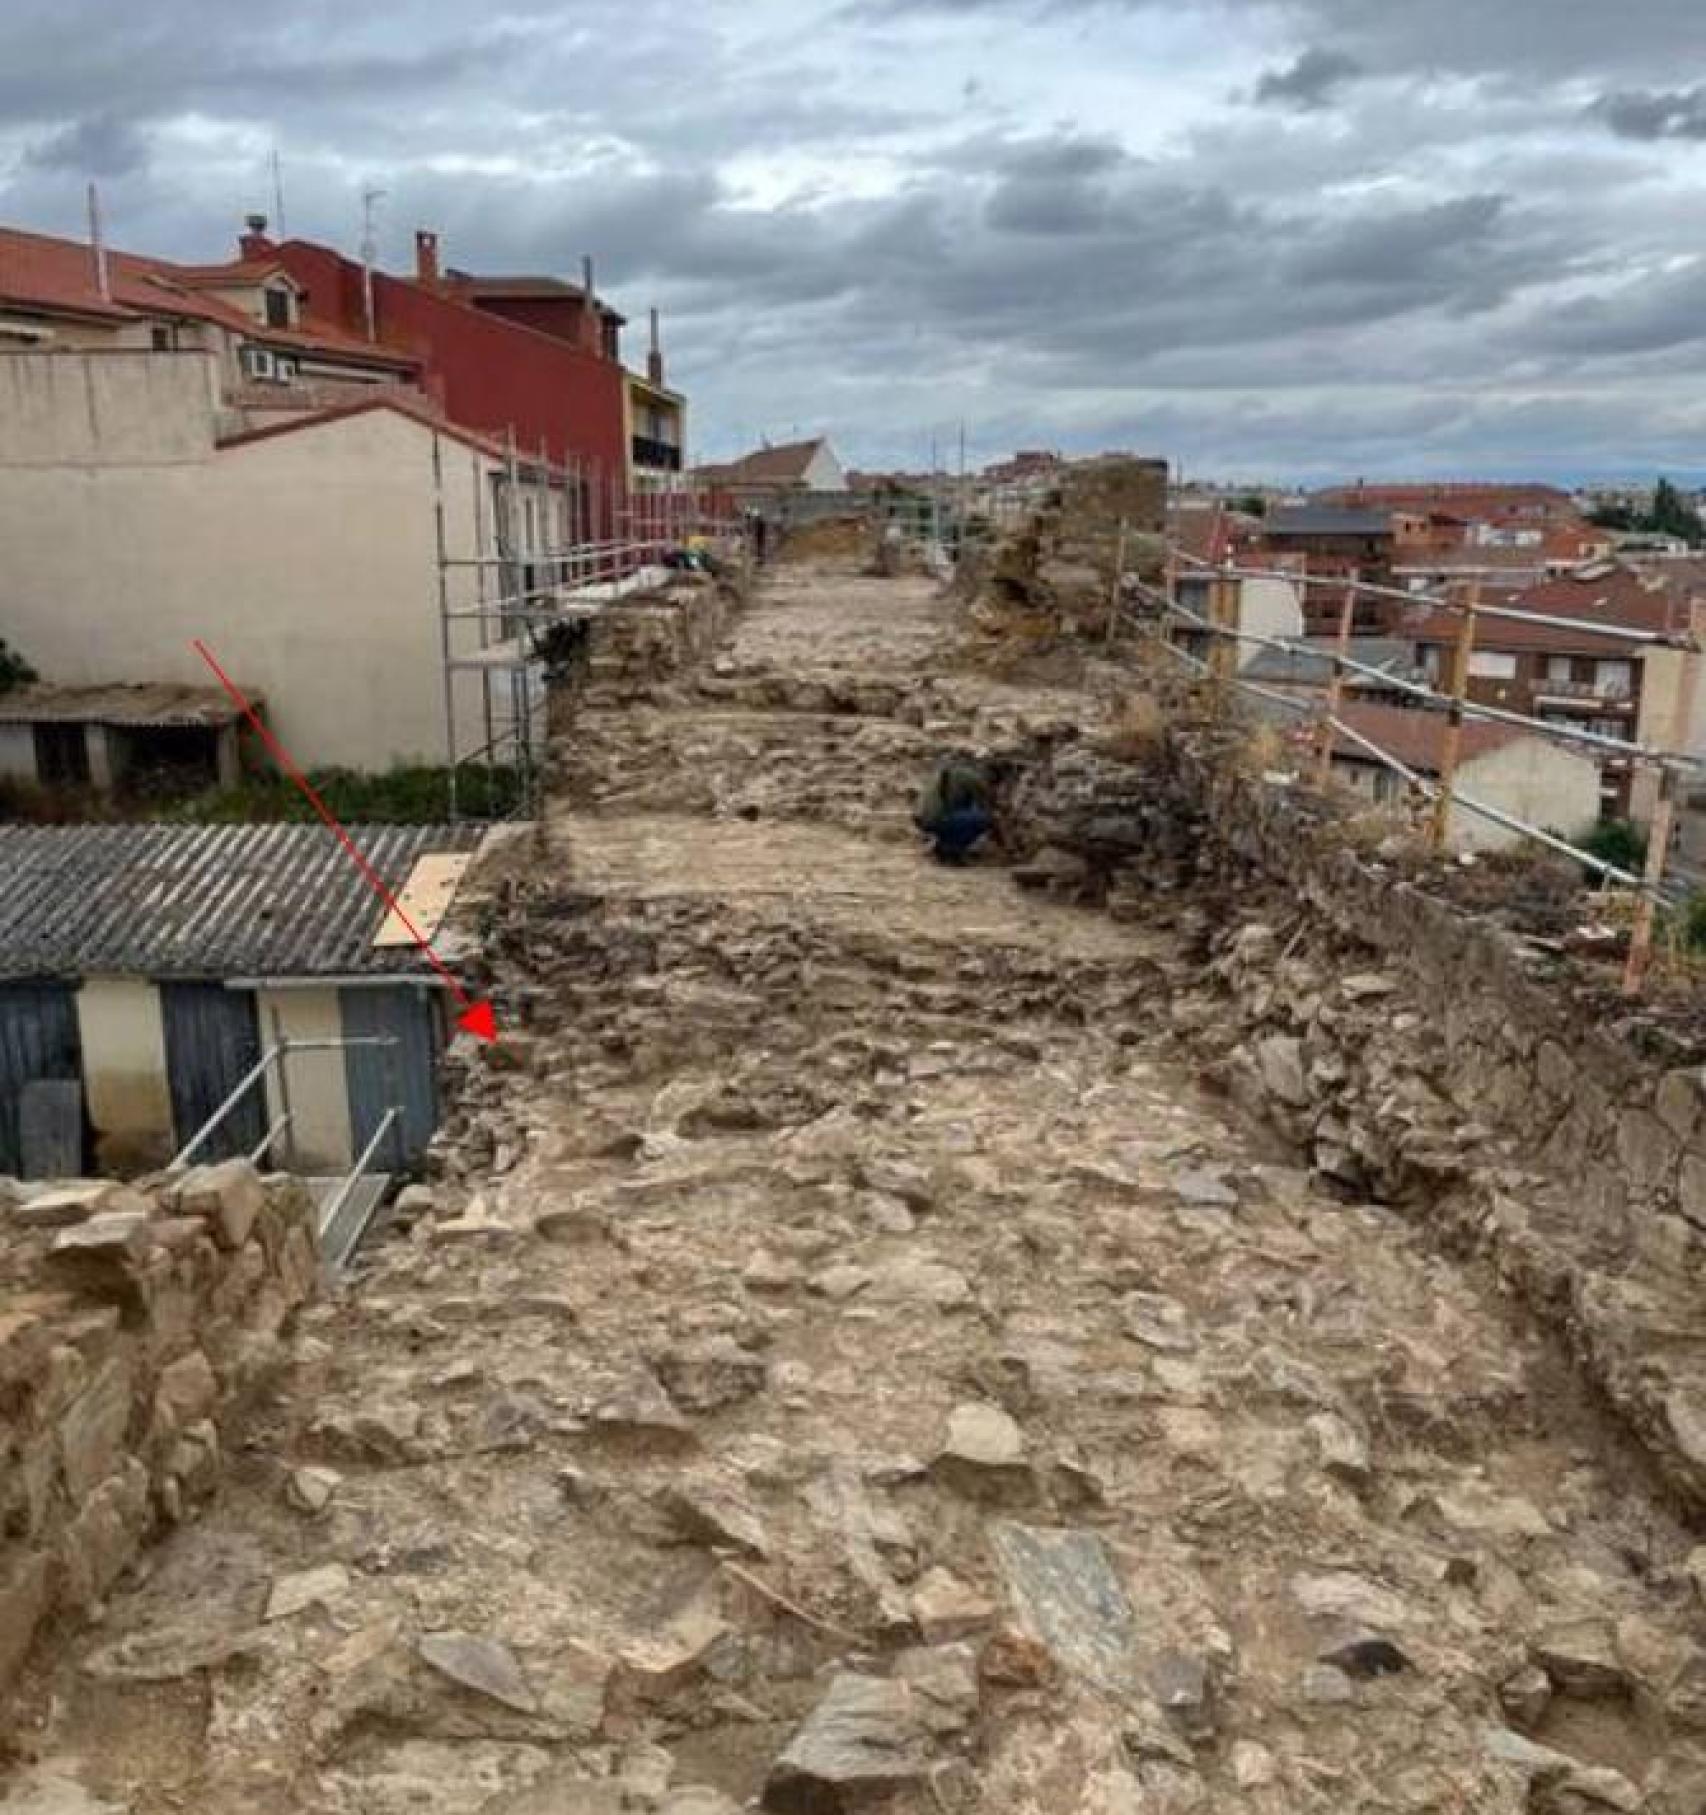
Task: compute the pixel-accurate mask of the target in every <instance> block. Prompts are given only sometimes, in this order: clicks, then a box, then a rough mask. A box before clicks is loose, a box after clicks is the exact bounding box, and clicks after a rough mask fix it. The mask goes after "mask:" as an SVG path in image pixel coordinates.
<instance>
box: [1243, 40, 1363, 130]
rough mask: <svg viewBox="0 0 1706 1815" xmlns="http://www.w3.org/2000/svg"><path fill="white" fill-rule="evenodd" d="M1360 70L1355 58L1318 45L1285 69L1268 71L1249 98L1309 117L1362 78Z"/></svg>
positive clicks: (1260, 104)
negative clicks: (1352, 81)
mask: <svg viewBox="0 0 1706 1815" xmlns="http://www.w3.org/2000/svg"><path fill="white" fill-rule="evenodd" d="M1362 68H1363V66H1362V64H1361V63H1359V62H1358V61H1357V59H1356V58H1355V57H1349V56H1346V55H1345V53H1344V52H1343V51H1337V50H1325V49H1323V48H1321V47H1320V46H1319V45H1317V46H1315V47H1314V48H1312V49H1310V50H1306V51H1304V52H1303V54H1302V55H1301V56H1299V57H1298V58H1296V59H1295V60H1294V61H1293V62H1291V63H1288V64H1287V65H1286V67H1285V68H1284V69H1270V70H1269V71H1268V72H1267V73H1266V74H1265V75H1264V76H1263V77H1262V79H1261V80H1260V81H1259V82H1258V83H1257V84H1256V89H1255V93H1254V95H1253V96H1252V97H1251V98H1252V99H1253V100H1254V101H1255V102H1256V103H1257V104H1258V105H1259V106H1275V107H1295V108H1297V109H1299V110H1300V111H1301V112H1304V113H1312V112H1314V111H1315V110H1316V109H1318V108H1322V107H1325V106H1326V105H1327V103H1328V102H1329V101H1331V100H1332V99H1333V98H1334V96H1335V95H1337V94H1338V92H1339V91H1340V89H1342V88H1343V87H1344V85H1345V84H1346V83H1347V82H1349V81H1351V80H1352V79H1353V78H1354V77H1356V76H1359V75H1361V74H1362Z"/></svg>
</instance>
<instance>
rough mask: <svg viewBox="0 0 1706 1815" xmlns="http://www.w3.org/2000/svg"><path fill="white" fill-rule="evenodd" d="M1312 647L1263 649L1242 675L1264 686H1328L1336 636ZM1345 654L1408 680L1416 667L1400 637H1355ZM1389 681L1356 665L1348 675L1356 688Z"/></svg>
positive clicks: (1347, 682) (1350, 684) (1392, 676)
mask: <svg viewBox="0 0 1706 1815" xmlns="http://www.w3.org/2000/svg"><path fill="white" fill-rule="evenodd" d="M1315 641H1316V646H1315V647H1314V648H1309V649H1260V650H1258V651H1257V652H1256V654H1255V655H1254V656H1252V657H1251V659H1250V661H1249V662H1248V663H1247V664H1246V666H1244V667H1243V668H1241V669H1240V670H1239V678H1240V679H1242V680H1246V681H1255V682H1258V683H1260V684H1262V685H1265V686H1281V687H1283V686H1292V687H1325V686H1326V685H1327V683H1328V682H1329V681H1330V680H1331V679H1332V677H1333V654H1334V651H1335V650H1336V648H1337V646H1338V645H1337V641H1336V639H1329V638H1318V639H1316V640H1315ZM1345 654H1346V655H1347V656H1348V657H1349V658H1350V659H1351V660H1352V661H1353V662H1358V663H1360V664H1361V665H1362V666H1363V667H1365V668H1378V669H1380V670H1381V671H1382V673H1383V674H1385V675H1386V676H1388V677H1389V678H1390V679H1393V680H1408V679H1409V678H1411V676H1412V674H1413V673H1414V670H1415V665H1416V664H1415V656H1414V650H1413V646H1412V645H1411V644H1410V643H1409V642H1407V641H1406V640H1404V639H1403V638H1401V637H1352V638H1351V639H1350V641H1349V643H1348V644H1347V645H1346V648H1345ZM1385 684H1386V683H1385V682H1383V681H1381V680H1378V679H1376V678H1375V677H1374V676H1372V675H1366V674H1359V673H1357V672H1356V671H1355V670H1354V669H1352V670H1350V671H1348V672H1347V673H1346V675H1345V685H1346V686H1347V687H1348V688H1350V689H1352V690H1353V691H1356V690H1360V689H1364V688H1375V689H1378V688H1380V687H1382V686H1384V685H1385Z"/></svg>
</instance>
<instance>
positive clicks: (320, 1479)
mask: <svg viewBox="0 0 1706 1815" xmlns="http://www.w3.org/2000/svg"><path fill="white" fill-rule="evenodd" d="M343 1479H344V1478H343V1476H342V1475H340V1474H339V1473H338V1471H337V1470H336V1469H335V1468H296V1469H292V1470H291V1471H290V1474H289V1475H288V1476H287V1477H286V1479H285V1484H284V1497H285V1499H286V1500H288V1501H289V1502H290V1504H291V1505H292V1506H294V1507H295V1508H296V1510H297V1511H298V1512H303V1513H310V1514H313V1513H323V1512H324V1511H325V1510H326V1508H327V1507H328V1506H330V1505H331V1503H332V1496H333V1494H335V1493H336V1492H337V1491H338V1489H339V1487H341V1486H342V1485H343Z"/></svg>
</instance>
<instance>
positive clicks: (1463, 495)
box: [1311, 479, 1575, 516]
mask: <svg viewBox="0 0 1706 1815" xmlns="http://www.w3.org/2000/svg"><path fill="white" fill-rule="evenodd" d="M1311 502H1313V503H1318V504H1339V505H1347V506H1353V507H1355V506H1363V507H1368V508H1372V509H1379V510H1426V509H1428V508H1430V507H1432V506H1440V507H1443V508H1444V509H1446V510H1448V511H1450V512H1451V513H1452V514H1454V515H1456V514H1461V513H1464V512H1469V513H1472V514H1474V515H1476V516H1480V515H1483V514H1485V512H1487V511H1488V510H1500V509H1504V510H1513V511H1518V512H1522V511H1523V510H1524V508H1525V507H1528V508H1530V509H1532V508H1533V507H1536V506H1545V507H1547V508H1548V509H1549V510H1553V511H1567V512H1573V511H1574V510H1575V501H1574V500H1573V499H1572V498H1571V496H1570V494H1569V493H1568V492H1566V491H1561V490H1560V489H1559V488H1558V487H1557V486H1555V485H1541V484H1535V483H1533V482H1530V481H1526V480H1525V481H1521V482H1518V483H1514V484H1506V483H1504V482H1503V481H1499V480H1484V479H1424V480H1413V481H1398V482H1394V483H1383V484H1377V485H1368V484H1364V483H1363V482H1362V481H1360V480H1359V481H1357V482H1356V483H1355V484H1353V485H1332V486H1324V487H1323V488H1322V489H1321V490H1319V491H1317V492H1315V493H1313V494H1312V495H1311Z"/></svg>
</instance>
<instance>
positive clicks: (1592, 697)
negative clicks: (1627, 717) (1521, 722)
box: [1534, 680, 1634, 711]
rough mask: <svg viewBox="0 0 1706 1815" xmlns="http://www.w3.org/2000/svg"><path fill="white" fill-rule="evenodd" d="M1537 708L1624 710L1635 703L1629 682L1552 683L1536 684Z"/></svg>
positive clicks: (1537, 682) (1542, 682) (1538, 682)
mask: <svg viewBox="0 0 1706 1815" xmlns="http://www.w3.org/2000/svg"><path fill="white" fill-rule="evenodd" d="M1534 703H1535V705H1536V706H1547V705H1553V706H1574V705H1585V706H1609V707H1611V708H1612V709H1613V710H1614V711H1616V710H1623V709H1625V708H1627V707H1629V706H1630V705H1632V704H1633V703H1634V702H1633V701H1632V700H1631V698H1630V690H1629V683H1628V682H1627V681H1550V680H1538V681H1536V682H1535V683H1534Z"/></svg>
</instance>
